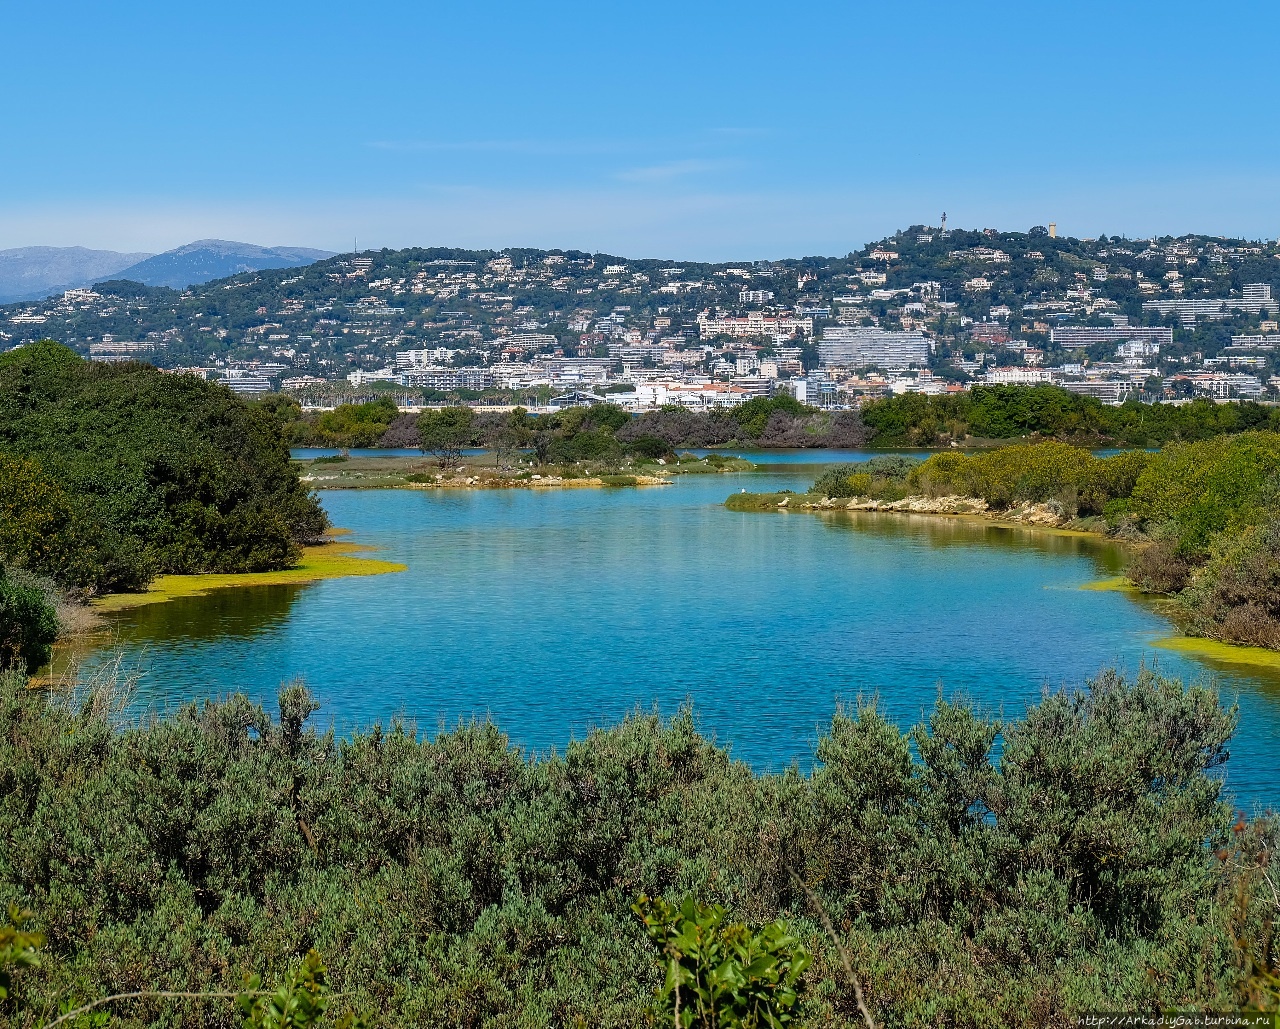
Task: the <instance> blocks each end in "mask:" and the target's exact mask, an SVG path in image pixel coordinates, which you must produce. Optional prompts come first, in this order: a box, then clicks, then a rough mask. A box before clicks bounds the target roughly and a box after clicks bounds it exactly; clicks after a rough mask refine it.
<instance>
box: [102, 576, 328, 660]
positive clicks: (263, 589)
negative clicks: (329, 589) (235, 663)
mask: <svg viewBox="0 0 1280 1029" xmlns="http://www.w3.org/2000/svg"><path fill="white" fill-rule="evenodd" d="M308 587H309V584H305V583H304V584H298V583H290V584H286V585H276V586H253V587H248V588H245V589H219V590H212V591H211V592H210V593H208V594H206V595H205V596H203V597H178V598H176V599H174V600H170V601H168V602H166V603H163V604H147V605H146V606H144V607H138V608H134V609H133V610H132V611H126V612H123V613H122V614H121V615H120V616H119V620H118V621H117V622H116V628H117V631H118V632H119V634H120V635H121V636H122V637H123V638H125V639H128V640H129V642H130V643H131V644H134V645H138V646H145V645H147V644H151V643H158V642H160V643H167V642H170V641H172V640H177V639H181V640H185V641H187V642H188V643H197V642H204V641H210V640H228V639H230V640H250V639H253V638H254V637H255V636H261V635H263V634H264V633H269V632H275V631H278V630H279V629H281V628H282V627H283V626H284V625H285V623H286V622H287V620H288V617H289V610H290V609H291V608H292V607H293V604H294V602H295V601H296V600H297V599H298V597H299V596H300V595H301V594H302V593H303V591H305V590H306V589H308Z"/></svg>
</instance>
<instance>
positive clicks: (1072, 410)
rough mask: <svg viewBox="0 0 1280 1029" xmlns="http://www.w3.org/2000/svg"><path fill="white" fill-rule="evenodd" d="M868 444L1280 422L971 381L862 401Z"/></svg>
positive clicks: (1132, 434)
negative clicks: (945, 389) (943, 390)
mask: <svg viewBox="0 0 1280 1029" xmlns="http://www.w3.org/2000/svg"><path fill="white" fill-rule="evenodd" d="M861 414H862V421H863V423H864V424H865V426H866V427H867V430H868V443H869V444H870V445H871V446H873V447H932V446H938V445H940V444H941V445H945V444H946V443H949V442H950V441H952V440H957V441H964V440H965V439H966V438H967V437H975V438H977V439H979V440H981V439H998V440H1004V439H1013V438H1017V437H1022V436H1039V437H1044V438H1051V439H1061V440H1070V441H1073V442H1081V443H1096V444H1114V445H1116V446H1139V447H1145V446H1160V445H1162V444H1165V443H1171V442H1173V441H1175V440H1202V439H1209V438H1210V437H1213V436H1220V435H1224V434H1227V433H1234V432H1247V431H1249V430H1252V429H1270V430H1272V431H1275V430H1277V429H1280V410H1278V409H1277V408H1274V407H1267V406H1264V405H1262V404H1259V403H1255V402H1254V401H1242V402H1238V403H1231V404H1216V403H1214V402H1213V401H1211V400H1204V399H1201V400H1195V401H1192V402H1191V403H1189V404H1180V405H1174V404H1141V403H1138V402H1137V400H1136V399H1135V400H1133V401H1131V402H1129V403H1125V404H1122V405H1120V406H1119V407H1112V406H1108V405H1106V404H1103V403H1102V402H1101V401H1100V400H1098V399H1096V398H1094V397H1086V396H1081V395H1079V394H1076V393H1070V392H1068V391H1067V390H1064V389H1062V388H1060V387H1058V386H1050V385H1043V386H984V385H975V386H974V387H973V388H972V389H971V390H969V391H967V392H964V393H956V394H952V395H948V396H926V395H924V394H920V393H905V394H902V395H900V396H894V397H886V398H885V399H883V400H873V401H870V402H869V403H867V404H864V405H863V407H862V411H861Z"/></svg>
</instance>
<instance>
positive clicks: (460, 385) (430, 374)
mask: <svg viewBox="0 0 1280 1029" xmlns="http://www.w3.org/2000/svg"><path fill="white" fill-rule="evenodd" d="M352 374H353V375H354V374H356V373H355V372H353V373H352ZM347 378H348V379H350V378H351V376H350V375H348V376H347ZM400 380H401V382H402V383H403V385H405V386H416V387H417V388H419V389H438V390H455V389H471V390H477V391H478V390H482V389H491V388H492V387H493V386H494V385H496V381H495V378H494V374H493V371H492V370H491V369H489V368H480V367H474V368H414V369H413V370H412V371H407V372H405V373H404V374H403V375H401V376H400ZM356 385H357V386H358V385H359V383H356Z"/></svg>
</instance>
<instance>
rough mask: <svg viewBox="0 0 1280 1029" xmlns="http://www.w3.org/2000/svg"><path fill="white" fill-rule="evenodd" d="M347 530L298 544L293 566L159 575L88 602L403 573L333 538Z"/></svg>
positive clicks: (123, 607) (134, 603)
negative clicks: (134, 589) (140, 586)
mask: <svg viewBox="0 0 1280 1029" xmlns="http://www.w3.org/2000/svg"><path fill="white" fill-rule="evenodd" d="M349 531H350V530H346V529H337V530H332V531H331V532H330V533H329V536H330V539H329V540H328V541H327V542H325V543H317V544H315V545H314V546H309V547H303V548H302V558H301V559H300V560H299V561H298V563H297V565H295V566H294V567H293V568H281V569H278V570H277V571H272V572H205V573H198V574H195V575H158V576H156V578H155V579H154V580H153V581H152V583H151V585H150V586H149V587H148V588H147V590H146V591H145V592H142V593H110V594H107V595H106V596H104V597H97V598H95V599H94V600H91V601H90V602H89V606H90V608H91V609H92V610H93V611H96V612H97V613H99V614H102V615H111V614H116V613H118V612H121V611H132V610H135V609H137V608H140V607H146V606H148V605H150V604H163V603H166V602H168V601H170V600H177V599H179V598H182V597H202V596H205V595H206V594H208V593H210V592H212V591H213V590H218V589H231V588H234V587H236V586H288V585H301V584H304V583H309V582H320V581H321V580H323V579H346V578H352V577H358V576H366V575H388V574H392V573H395V572H403V571H406V570H407V569H408V566H407V565H403V564H400V563H399V562H396V561H383V560H380V559H378V558H368V557H357V556H355V555H357V554H360V553H368V552H371V551H375V550H377V548H376V547H370V546H365V545H363V544H360V543H348V542H345V541H343V540H341V539H339V538H338V537H341V536H345V535H347V534H348V533H349Z"/></svg>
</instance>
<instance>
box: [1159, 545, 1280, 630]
mask: <svg viewBox="0 0 1280 1029" xmlns="http://www.w3.org/2000/svg"><path fill="white" fill-rule="evenodd" d="M1178 601H1179V609H1180V612H1181V618H1180V621H1181V622H1182V623H1183V627H1184V628H1185V629H1186V631H1188V632H1190V633H1191V634H1192V635H1195V636H1207V637H1209V638H1211V639H1219V640H1223V641H1225V642H1227V643H1242V644H1245V645H1246V646H1254V647H1271V648H1273V649H1277V650H1280V520H1273V521H1270V522H1268V523H1267V524H1265V525H1255V526H1251V527H1249V528H1247V529H1244V530H1242V531H1240V532H1238V533H1226V534H1223V535H1221V536H1219V537H1218V538H1217V540H1216V542H1215V544H1214V546H1213V548H1212V550H1211V553H1210V556H1209V559H1208V561H1207V562H1206V563H1205V564H1204V565H1203V566H1202V567H1201V568H1199V569H1197V570H1196V571H1195V572H1194V574H1193V575H1191V582H1190V585H1189V586H1188V587H1187V588H1186V589H1185V590H1183V592H1182V593H1181V595H1180V596H1179V598H1178Z"/></svg>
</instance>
